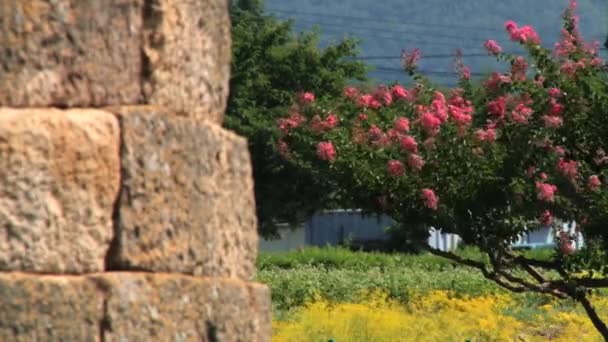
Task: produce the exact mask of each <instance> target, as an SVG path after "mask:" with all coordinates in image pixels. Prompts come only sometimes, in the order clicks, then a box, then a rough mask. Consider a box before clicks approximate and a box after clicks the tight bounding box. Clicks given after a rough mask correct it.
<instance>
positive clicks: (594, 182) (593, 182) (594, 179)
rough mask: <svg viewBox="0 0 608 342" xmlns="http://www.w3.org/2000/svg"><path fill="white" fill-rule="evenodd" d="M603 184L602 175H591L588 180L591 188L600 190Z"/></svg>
mask: <svg viewBox="0 0 608 342" xmlns="http://www.w3.org/2000/svg"><path fill="white" fill-rule="evenodd" d="M601 185H602V182H601V181H600V177H598V175H591V176H589V180H588V181H587V186H588V187H589V190H591V191H597V190H599V188H600V186H601Z"/></svg>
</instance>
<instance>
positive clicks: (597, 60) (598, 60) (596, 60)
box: [589, 57, 604, 68]
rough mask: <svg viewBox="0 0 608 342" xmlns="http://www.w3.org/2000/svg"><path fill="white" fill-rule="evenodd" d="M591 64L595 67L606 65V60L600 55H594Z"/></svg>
mask: <svg viewBox="0 0 608 342" xmlns="http://www.w3.org/2000/svg"><path fill="white" fill-rule="evenodd" d="M589 65H591V66H592V67H594V68H597V67H601V66H603V65H604V60H603V59H601V58H600V57H594V58H593V59H592V60H591V62H590V63H589Z"/></svg>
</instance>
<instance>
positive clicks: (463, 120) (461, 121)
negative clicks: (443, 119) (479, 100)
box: [449, 105, 473, 127]
mask: <svg viewBox="0 0 608 342" xmlns="http://www.w3.org/2000/svg"><path fill="white" fill-rule="evenodd" d="M449 108H450V116H451V118H452V120H454V122H455V123H456V126H459V127H466V126H468V125H469V124H470V123H471V121H472V120H473V117H472V116H471V114H470V113H471V112H472V111H473V108H470V107H464V108H463V107H456V106H452V105H450V106H449Z"/></svg>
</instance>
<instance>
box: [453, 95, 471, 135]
mask: <svg viewBox="0 0 608 342" xmlns="http://www.w3.org/2000/svg"><path fill="white" fill-rule="evenodd" d="M448 108H449V111H450V117H451V118H452V121H454V123H455V124H456V126H457V127H458V129H459V131H460V132H461V133H462V132H464V129H465V128H467V127H468V126H469V125H470V124H471V121H472V120H473V110H474V109H473V105H472V104H471V101H468V100H465V99H464V98H463V97H462V94H461V92H460V91H455V92H452V94H451V96H450V101H449V105H448Z"/></svg>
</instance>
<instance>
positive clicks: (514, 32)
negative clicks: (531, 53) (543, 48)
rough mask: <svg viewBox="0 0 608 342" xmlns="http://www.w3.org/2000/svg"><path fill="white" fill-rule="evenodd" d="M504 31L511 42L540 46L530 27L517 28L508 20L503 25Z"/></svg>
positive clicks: (538, 38)
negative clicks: (509, 36)
mask: <svg viewBox="0 0 608 342" xmlns="http://www.w3.org/2000/svg"><path fill="white" fill-rule="evenodd" d="M505 29H506V30H507V32H509V34H510V35H511V40H512V41H515V42H520V43H522V44H534V45H540V37H539V36H538V33H536V31H535V30H534V29H533V28H532V26H530V25H526V26H522V27H517V24H516V23H515V22H514V21H512V20H509V21H507V22H506V23H505Z"/></svg>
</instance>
